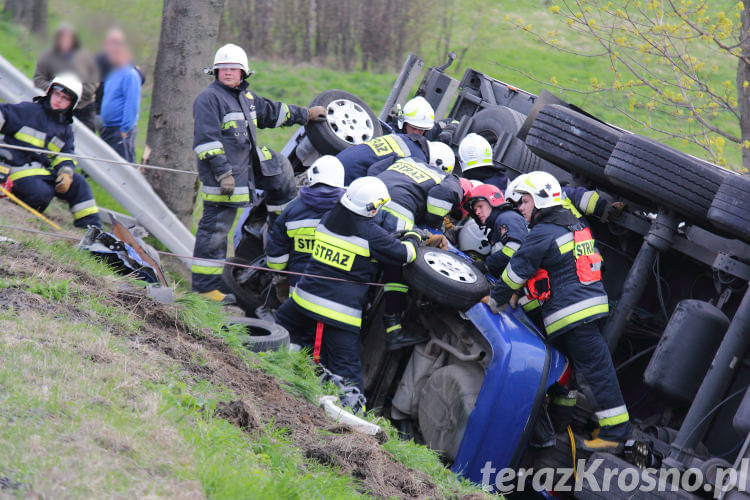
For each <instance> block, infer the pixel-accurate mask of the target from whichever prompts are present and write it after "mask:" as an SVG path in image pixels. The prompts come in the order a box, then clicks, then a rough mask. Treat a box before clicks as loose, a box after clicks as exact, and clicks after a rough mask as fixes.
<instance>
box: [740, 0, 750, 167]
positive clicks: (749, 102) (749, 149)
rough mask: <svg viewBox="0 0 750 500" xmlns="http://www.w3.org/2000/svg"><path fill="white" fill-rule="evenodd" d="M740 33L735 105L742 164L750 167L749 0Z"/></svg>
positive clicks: (747, 0)
mask: <svg viewBox="0 0 750 500" xmlns="http://www.w3.org/2000/svg"><path fill="white" fill-rule="evenodd" d="M743 3H744V5H745V9H744V10H743V11H742V33H741V34H740V46H741V47H742V56H741V57H739V58H738V59H739V61H738V63H737V107H738V108H739V112H740V133H741V137H742V166H743V167H745V168H746V169H750V84H748V82H750V65H749V64H747V62H746V61H749V60H750V0H743Z"/></svg>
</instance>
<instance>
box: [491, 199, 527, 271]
mask: <svg viewBox="0 0 750 500" xmlns="http://www.w3.org/2000/svg"><path fill="white" fill-rule="evenodd" d="M485 225H486V226H487V227H489V228H490V234H489V235H488V236H487V238H488V240H489V242H490V245H491V247H490V255H489V256H488V257H487V261H486V262H487V269H488V270H489V271H490V274H492V275H493V276H500V273H502V272H503V269H505V266H506V265H507V264H508V261H509V260H510V258H511V257H513V255H514V254H515V253H516V250H518V249H519V248H520V247H521V245H522V244H523V242H524V241H526V235H527V234H528V233H529V229H528V225H527V224H526V219H524V218H523V215H521V214H520V213H518V212H517V211H516V210H514V209H513V208H511V207H509V206H503V207H495V208H493V209H492V212H491V213H490V216H489V217H487V220H486V221H485Z"/></svg>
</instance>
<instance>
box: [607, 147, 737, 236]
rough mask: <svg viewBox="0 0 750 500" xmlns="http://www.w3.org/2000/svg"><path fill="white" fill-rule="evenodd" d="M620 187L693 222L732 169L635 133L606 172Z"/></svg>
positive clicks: (704, 217)
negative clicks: (723, 167) (718, 165)
mask: <svg viewBox="0 0 750 500" xmlns="http://www.w3.org/2000/svg"><path fill="white" fill-rule="evenodd" d="M604 173H605V174H606V175H607V177H608V178H609V179H610V180H611V181H612V183H614V184H615V185H617V186H620V187H621V188H623V189H627V190H628V191H630V192H631V193H633V194H634V195H636V196H638V197H639V198H640V199H641V200H643V201H645V202H647V203H648V202H650V203H651V204H655V205H659V206H664V207H666V208H671V209H672V210H674V211H676V212H678V213H679V214H682V215H683V216H686V217H688V218H690V219H691V220H692V221H693V222H697V223H702V222H705V221H706V220H707V215H708V209H709V207H710V206H711V202H712V201H713V199H714V196H715V195H716V192H717V191H718V190H719V186H720V185H721V183H722V181H723V180H724V179H726V178H727V177H728V176H730V175H732V173H731V172H729V171H728V170H725V169H722V168H720V167H717V166H716V165H712V164H710V163H708V162H706V161H703V160H699V159H698V158H695V157H693V156H690V155H688V154H685V153H682V152H680V151H677V150H676V149H673V148H670V147H669V146H665V145H664V144H661V143H659V142H657V141H654V140H652V139H649V138H647V137H643V136H640V135H635V134H625V135H623V136H622V137H621V138H620V140H619V141H618V143H617V146H615V149H614V150H613V151H612V156H611V157H610V158H609V161H608V162H607V166H606V167H605V169H604Z"/></svg>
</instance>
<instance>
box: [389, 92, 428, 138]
mask: <svg viewBox="0 0 750 500" xmlns="http://www.w3.org/2000/svg"><path fill="white" fill-rule="evenodd" d="M404 123H408V124H409V125H411V126H412V127H414V128H418V129H420V130H430V129H431V128H432V127H434V126H435V110H434V109H432V106H430V103H429V102H427V99H425V98H424V97H422V96H417V97H415V98H414V99H411V100H410V101H407V103H406V104H404V109H403V111H401V114H400V115H399V116H398V126H399V128H403V126H404Z"/></svg>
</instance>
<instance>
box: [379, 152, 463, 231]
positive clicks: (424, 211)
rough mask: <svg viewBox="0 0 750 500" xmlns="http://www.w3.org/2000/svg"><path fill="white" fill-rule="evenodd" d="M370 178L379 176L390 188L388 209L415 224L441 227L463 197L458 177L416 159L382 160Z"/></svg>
mask: <svg viewBox="0 0 750 500" xmlns="http://www.w3.org/2000/svg"><path fill="white" fill-rule="evenodd" d="M367 175H372V176H376V177H377V178H379V179H380V180H382V181H383V183H384V184H385V185H386V187H387V188H388V194H389V195H390V196H391V201H389V202H388V204H387V205H386V206H385V208H386V209H387V210H388V211H389V212H391V213H392V214H393V215H395V216H396V217H398V218H399V219H402V220H404V221H405V222H411V223H412V224H417V225H421V224H427V225H428V226H430V227H435V228H439V227H440V226H441V225H442V223H443V218H444V217H445V216H446V215H448V213H449V212H450V211H451V209H452V208H453V206H454V205H458V204H459V203H460V202H461V197H462V196H463V189H461V183H460V182H459V180H458V177H456V176H455V175H452V174H446V173H445V172H443V171H442V170H439V169H437V168H434V167H431V166H429V165H427V164H425V163H422V162H418V161H416V160H414V159H413V158H402V159H400V160H396V161H395V162H391V160H389V159H385V160H382V161H379V162H377V163H376V164H374V165H373V166H372V167H370V169H369V170H368V171H367ZM407 226H408V224H407Z"/></svg>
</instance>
